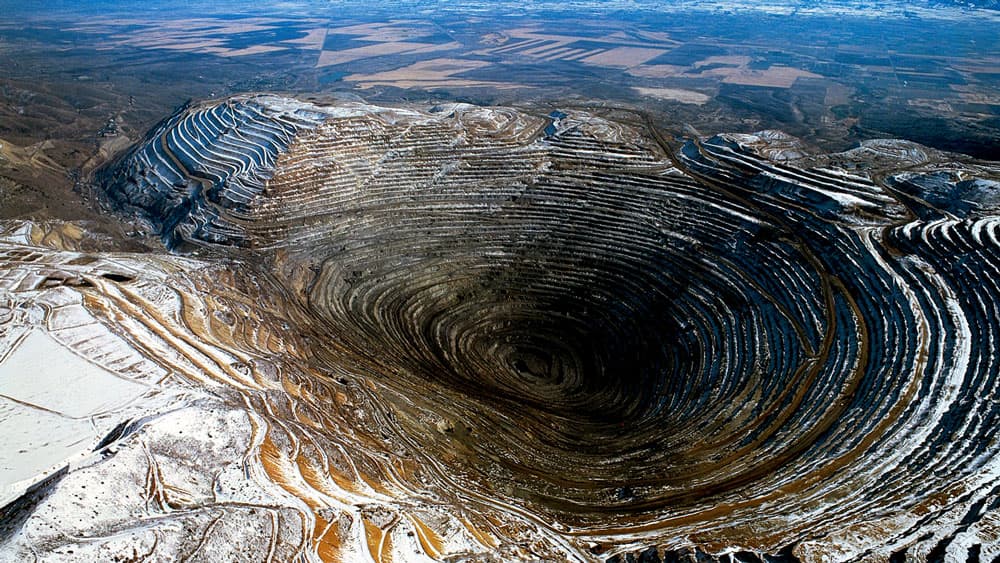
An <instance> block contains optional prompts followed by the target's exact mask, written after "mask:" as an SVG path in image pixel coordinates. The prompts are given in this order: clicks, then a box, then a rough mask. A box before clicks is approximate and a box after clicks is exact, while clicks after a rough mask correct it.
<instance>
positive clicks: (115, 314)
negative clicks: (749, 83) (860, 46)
mask: <svg viewBox="0 0 1000 563" xmlns="http://www.w3.org/2000/svg"><path fill="white" fill-rule="evenodd" d="M998 180H1000V165H998V164H997V163H991V162H984V161H976V160H973V159H971V158H967V157H963V156H960V155H954V154H945V153H940V152H936V151H933V150H931V149H927V148H924V147H921V146H918V145H915V144H912V143H908V142H904V141H890V140H884V141H868V142H865V143H862V144H861V146H859V147H858V148H855V149H852V150H849V151H847V152H843V153H837V154H818V153H817V152H816V151H812V150H810V149H808V147H807V145H805V144H804V143H802V142H800V141H798V140H796V139H794V138H791V137H789V136H787V135H784V134H782V133H780V132H774V131H766V132H760V133H757V134H754V135H746V134H742V135H735V134H733V135H720V136H715V137H711V138H687V139H681V138H678V137H675V136H674V135H673V134H672V133H670V132H668V131H664V130H662V129H657V128H654V127H653V126H652V124H651V123H650V121H649V120H647V119H645V118H644V117H643V116H641V115H636V114H632V113H628V112H626V111H624V110H614V111H612V110H603V111H602V112H598V111H597V110H591V111H584V110H574V109H563V110H562V111H555V112H552V113H551V114H548V115H546V114H545V112H540V113H539V114H537V115H536V114H532V113H531V112H529V111H523V110H514V109H507V108H494V107H489V108H487V107H476V106H471V105H463V104H451V105H441V106H436V107H422V108H412V107H392V108H390V107H376V106H372V105H366V104H364V103H360V102H340V103H336V104H334V105H327V106H323V105H316V104H312V103H308V102H304V101H299V100H293V99H288V98H282V97H278V96H272V95H255V96H242V97H235V98H230V99H227V100H224V101H217V100H216V101H212V102H209V103H202V104H192V105H188V106H185V107H183V108H181V109H179V110H178V111H177V112H176V113H175V114H174V115H173V116H171V117H169V118H167V119H165V120H164V121H163V122H161V123H160V124H159V125H158V126H156V127H155V128H154V129H153V130H152V131H150V133H149V134H148V136H147V137H146V138H145V139H144V140H142V141H141V142H139V143H138V144H136V145H135V146H134V147H133V148H132V149H130V150H129V151H128V152H127V153H125V154H123V155H122V156H120V157H119V158H117V159H116V160H115V161H114V162H111V163H109V164H107V165H105V166H104V167H102V168H101V169H99V170H98V171H97V172H95V173H94V174H93V176H92V178H91V180H90V183H91V184H92V186H93V189H94V190H95V191H96V192H97V193H99V194H100V196H101V199H102V201H103V204H104V205H105V206H106V207H107V209H108V210H109V213H112V214H114V215H115V216H116V217H118V220H121V221H126V222H131V224H132V225H134V226H135V228H136V229H137V230H141V231H144V232H146V233H150V234H152V235H155V236H157V237H159V238H160V239H161V240H162V243H163V250H162V252H155V253H125V252H100V253H94V252H86V251H83V250H81V248H80V246H79V245H78V244H76V242H75V241H77V240H78V239H79V238H80V237H79V235H80V233H78V232H74V230H73V229H74V228H75V227H74V226H73V225H70V224H56V223H30V222H7V223H4V224H3V225H2V226H0V256H2V261H0V264H2V269H0V358H2V362H0V376H2V377H0V381H2V383H0V395H2V397H3V399H4V402H3V403H2V406H3V409H2V410H0V418H3V419H6V420H15V419H16V420H19V421H21V422H20V423H19V426H18V428H23V432H20V433H19V434H17V435H16V436H10V437H7V438H5V439H6V440H8V443H12V444H14V447H11V448H8V450H6V451H4V452H2V453H0V466H2V468H3V469H4V473H2V475H3V477H4V479H5V481H4V482H3V483H2V486H3V488H2V489H0V494H2V495H3V496H2V501H0V503H2V504H3V505H4V508H3V509H2V512H0V560H2V561H31V560H40V561H54V560H58V561H166V560H177V561H196V560H199V561H230V560H232V561H235V560H244V561H321V560H322V561H349V562H353V561H376V562H379V563H383V562H389V561H395V562H402V561H619V562H624V561H642V562H656V561H679V560H680V561H695V560H697V561H705V560H728V561H795V560H803V561H841V560H870V561H902V560H924V559H928V560H944V559H947V560H966V559H979V560H987V561H988V560H994V559H995V558H996V557H998V556H1000V456H998V452H1000V442H998V434H997V428H998V426H1000V394H998V390H1000V374H998V370H1000V358H998V356H997V353H996V350H997V349H998V346H1000V286H998V284H1000V271H998V268H1000V232H998V231H1000V181H998Z"/></svg>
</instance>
